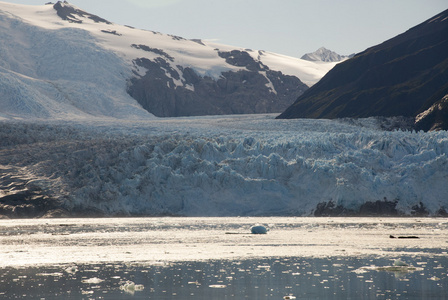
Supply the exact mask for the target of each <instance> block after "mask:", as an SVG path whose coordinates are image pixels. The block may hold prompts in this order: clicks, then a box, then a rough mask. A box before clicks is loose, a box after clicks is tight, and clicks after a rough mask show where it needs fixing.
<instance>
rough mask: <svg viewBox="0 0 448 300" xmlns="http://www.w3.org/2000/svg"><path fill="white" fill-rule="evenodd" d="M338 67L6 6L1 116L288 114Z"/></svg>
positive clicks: (57, 9)
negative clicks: (311, 86)
mask: <svg viewBox="0 0 448 300" xmlns="http://www.w3.org/2000/svg"><path fill="white" fill-rule="evenodd" d="M333 66H334V64H324V63H313V62H309V61H304V60H300V59H296V58H292V57H287V56H283V55H278V54H274V53H270V52H266V51H256V50H249V49H242V48H237V47H231V46H226V45H220V44H215V43H211V42H207V41H201V40H187V39H183V38H181V37H178V36H174V35H168V34H162V33H158V32H152V31H147V30H140V29H135V28H132V27H130V26H122V25H118V24H114V23H112V22H110V21H108V20H105V19H103V18H101V17H99V16H95V15H92V14H89V13H87V12H85V11H83V10H81V9H79V8H77V7H75V6H73V5H71V4H69V3H67V2H66V1H64V2H61V1H59V2H57V3H56V4H53V3H48V4H46V5H42V6H26V5H17V4H10V3H5V2H0V72H1V73H2V74H1V76H0V117H1V116H3V117H22V118H23V117H24V118H29V117H38V118H52V119H54V118H61V119H67V118H91V117H92V116H100V117H102V116H107V117H113V118H130V117H132V118H147V117H150V116H151V114H154V115H157V116H181V115H200V114H223V113H227V114H228V113H260V112H271V111H282V110H283V109H284V108H286V107H287V106H289V105H290V104H291V103H292V102H293V101H294V100H295V99H296V98H297V96H298V95H300V94H301V93H303V91H304V90H306V89H307V88H308V87H307V86H306V85H305V84H307V85H312V84H314V83H315V82H317V81H318V80H319V79H320V78H321V77H322V76H323V75H324V74H325V73H326V72H327V71H328V70H330V69H331V68H332V67H333ZM304 83H305V84H304ZM131 96H132V97H131ZM136 100H137V101H136ZM145 109H146V110H145ZM147 111H149V112H150V113H148V112H147Z"/></svg>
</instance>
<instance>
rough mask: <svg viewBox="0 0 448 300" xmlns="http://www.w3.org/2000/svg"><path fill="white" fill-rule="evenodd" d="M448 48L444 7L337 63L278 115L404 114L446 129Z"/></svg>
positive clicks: (419, 126)
mask: <svg viewBox="0 0 448 300" xmlns="http://www.w3.org/2000/svg"><path fill="white" fill-rule="evenodd" d="M447 53H448V10H446V11H444V12H442V13H440V14H438V15H436V16H434V17H433V18H431V19H429V20H427V21H425V22H423V23H422V24H420V25H418V26H415V27H413V28H411V29H409V30H408V31H406V32H405V33H403V34H400V35H398V36H396V37H394V38H392V39H390V40H388V41H385V42H384V43H382V44H380V45H377V46H374V47H371V48H369V49H367V50H365V51H364V52H362V53H359V54H357V55H356V56H355V57H353V58H352V59H349V60H347V61H344V62H342V63H339V64H338V65H336V66H335V67H334V68H333V69H332V70H331V71H330V72H328V73H327V74H326V76H324V77H323V78H322V79H321V80H320V81H319V82H318V83H317V84H315V85H314V86H313V87H312V88H310V89H309V90H308V91H306V92H305V93H304V94H303V95H302V96H300V97H299V98H298V99H297V101H296V102H295V103H294V104H293V105H292V106H291V107H289V108H288V109H287V110H286V111H285V112H284V113H282V114H281V115H280V116H279V117H278V118H344V117H352V118H358V117H359V118H364V117H371V116H385V117H391V116H404V117H409V118H415V121H416V128H417V129H423V130H431V129H432V130H434V129H448V118H446V117H445V118H444V117H443V116H446V115H448V114H447V113H446V109H447V105H446V101H445V100H443V99H446V98H445V96H446V95H447V94H448V55H447ZM431 120H433V121H431Z"/></svg>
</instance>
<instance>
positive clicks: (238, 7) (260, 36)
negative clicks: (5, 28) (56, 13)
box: [0, 0, 448, 57]
mask: <svg viewBox="0 0 448 300" xmlns="http://www.w3.org/2000/svg"><path fill="white" fill-rule="evenodd" d="M0 1H2V0H0ZM3 1H4V0H3ZM48 1H51V0H43V1H42V0H10V1H5V2H10V3H20V4H31V5H41V4H44V3H45V2H48ZM52 2H55V0H52ZM69 2H70V3H72V4H74V5H76V6H78V7H79V8H81V9H83V10H85V11H88V12H90V13H93V14H96V15H98V16H100V17H102V18H105V19H107V20H109V21H111V22H114V23H117V24H122V25H130V26H133V27H137V28H141V29H148V30H153V31H159V32H162V33H168V34H173V35H178V36H181V37H184V38H187V39H193V38H195V39H204V40H213V41H216V42H217V43H222V44H227V45H233V46H238V47H243V48H250V49H254V50H255V49H256V50H266V51H272V52H277V53H280V54H286V55H290V56H293V57H301V56H302V55H303V54H305V53H308V52H313V51H315V50H317V49H318V48H320V47H322V46H324V47H326V48H328V49H330V50H333V51H335V52H337V53H339V54H351V53H357V52H361V51H363V50H365V49H366V48H368V47H371V46H374V45H377V44H379V43H381V42H383V41H385V40H387V39H389V38H392V37H394V36H396V35H398V34H400V33H402V32H404V31H406V30H407V29H409V28H411V27H413V26H415V25H417V24H419V23H421V22H423V21H425V20H427V19H429V18H430V17H432V16H434V15H436V14H438V13H440V12H442V11H443V10H445V9H448V1H447V0H71V1H69Z"/></svg>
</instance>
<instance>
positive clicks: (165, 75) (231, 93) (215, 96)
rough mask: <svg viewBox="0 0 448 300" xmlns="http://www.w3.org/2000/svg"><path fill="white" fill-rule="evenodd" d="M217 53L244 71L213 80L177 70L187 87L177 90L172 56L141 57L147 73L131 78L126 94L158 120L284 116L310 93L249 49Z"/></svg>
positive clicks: (188, 69)
mask: <svg viewBox="0 0 448 300" xmlns="http://www.w3.org/2000/svg"><path fill="white" fill-rule="evenodd" d="M134 47H140V48H144V46H143V45H138V46H137V45H134ZM156 50H157V49H156ZM152 51H154V50H152ZM219 55H220V56H221V57H222V58H224V59H225V60H226V62H227V63H228V64H230V65H233V66H237V67H242V68H243V69H242V70H240V71H237V72H235V71H227V72H223V73H222V75H221V77H220V78H219V79H214V78H211V77H208V76H204V77H201V76H200V75H198V74H197V73H196V72H195V71H194V70H193V69H192V68H189V67H185V68H184V67H182V66H177V68H178V69H179V70H180V71H181V72H182V76H183V78H184V79H185V84H186V86H184V87H182V86H177V87H176V86H175V83H174V79H176V80H179V79H180V74H179V73H178V71H176V70H175V69H174V68H172V67H171V66H170V64H169V63H168V61H167V60H170V57H169V56H167V55H161V57H159V58H157V59H156V60H154V61H152V60H149V59H145V58H142V59H138V60H136V62H135V63H136V64H137V65H138V66H140V67H144V68H146V69H147V70H148V71H147V72H146V74H145V75H144V76H142V77H135V78H133V79H132V80H131V82H130V85H129V88H128V93H129V94H130V95H131V96H132V97H133V98H134V99H136V100H137V101H138V102H139V103H140V104H141V105H142V106H143V108H145V109H146V110H148V111H149V112H151V113H152V114H154V115H156V116H158V117H179V116H199V115H222V114H250V113H275V112H282V111H284V110H285V109H286V108H287V107H288V106H290V105H291V104H292V103H293V102H294V100H295V99H297V97H298V96H300V95H301V94H302V93H303V92H304V91H305V90H307V89H308V86H307V85H305V84H304V83H302V82H301V81H300V80H299V79H298V78H297V77H294V76H289V75H284V74H283V73H282V72H278V71H273V70H270V69H269V68H268V67H267V66H266V65H264V64H262V63H261V62H260V61H256V60H254V59H253V58H252V57H251V56H250V55H249V54H248V53H247V52H245V51H239V50H233V51H230V52H219ZM187 86H189V87H190V88H187ZM191 87H192V88H191Z"/></svg>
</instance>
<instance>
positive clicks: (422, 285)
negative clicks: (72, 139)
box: [0, 256, 448, 299]
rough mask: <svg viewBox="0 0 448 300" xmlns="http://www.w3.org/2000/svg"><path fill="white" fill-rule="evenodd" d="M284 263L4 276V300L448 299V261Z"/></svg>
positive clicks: (82, 268) (32, 271)
mask: <svg viewBox="0 0 448 300" xmlns="http://www.w3.org/2000/svg"><path fill="white" fill-rule="evenodd" d="M401 260H403V261H405V262H407V263H409V264H411V265H413V266H415V267H417V269H416V270H411V271H405V270H404V271H401V272H400V271H396V272H391V271H386V270H384V269H381V268H380V269H376V268H375V267H372V266H377V267H383V266H390V265H392V264H393V261H392V260H390V259H385V258H363V259H356V258H332V259H308V258H307V259H304V258H279V259H266V260H245V261H221V260H219V261H207V262H185V263H173V264H160V265H146V266H145V265H139V264H106V265H104V264H102V265H63V266H52V267H31V268H21V269H15V268H3V269H0V298H2V299H294V298H296V299H448V279H447V266H448V258H447V257H437V258H429V257H426V256H422V257H402V258H401Z"/></svg>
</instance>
